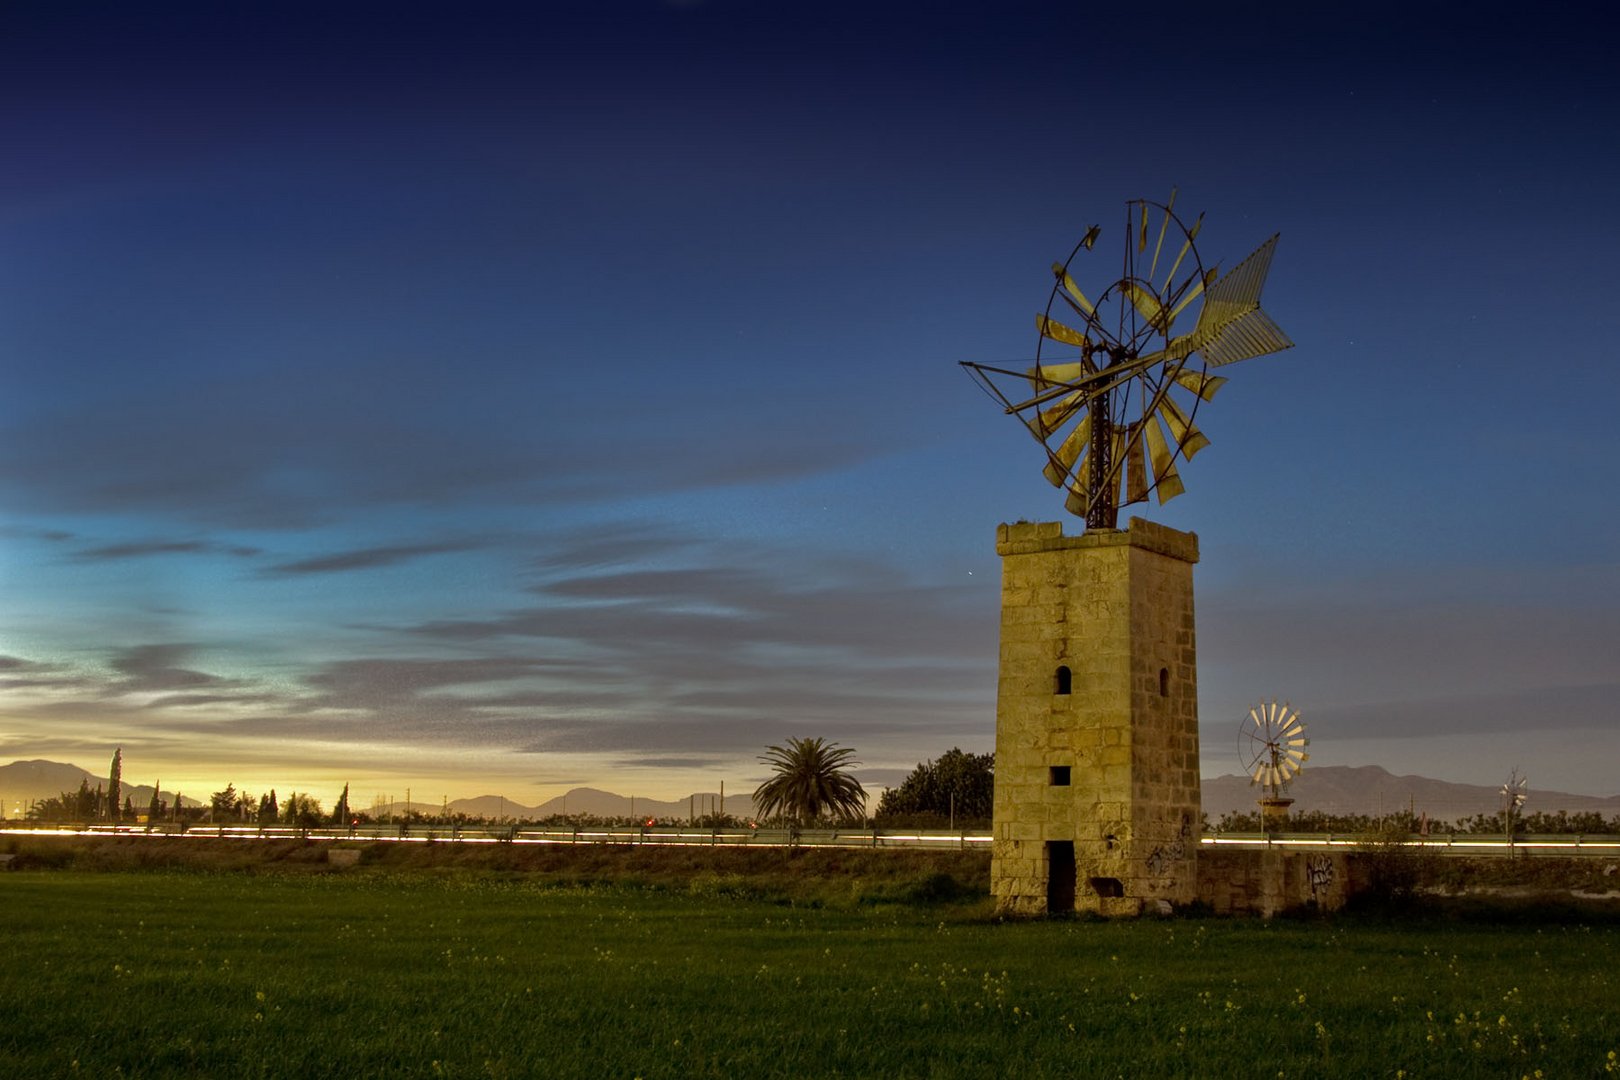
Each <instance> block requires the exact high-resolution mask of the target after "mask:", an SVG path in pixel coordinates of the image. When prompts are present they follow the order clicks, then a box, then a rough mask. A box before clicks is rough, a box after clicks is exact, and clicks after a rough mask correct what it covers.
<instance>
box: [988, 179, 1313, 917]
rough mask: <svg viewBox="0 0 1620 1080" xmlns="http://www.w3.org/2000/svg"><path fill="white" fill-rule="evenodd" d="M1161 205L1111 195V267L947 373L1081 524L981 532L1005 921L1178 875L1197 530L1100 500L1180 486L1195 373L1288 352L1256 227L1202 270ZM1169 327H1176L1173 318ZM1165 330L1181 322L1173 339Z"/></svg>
mask: <svg viewBox="0 0 1620 1080" xmlns="http://www.w3.org/2000/svg"><path fill="white" fill-rule="evenodd" d="M1174 204H1175V197H1174V195H1173V194H1172V196H1171V199H1170V202H1169V203H1168V204H1159V203H1153V202H1148V201H1145V200H1135V201H1132V202H1129V203H1127V204H1126V213H1125V259H1124V276H1123V277H1121V278H1119V279H1118V280H1117V281H1115V282H1114V283H1113V284H1111V285H1109V286H1108V287H1107V288H1106V289H1105V290H1104V291H1103V292H1102V293H1100V294H1099V295H1098V296H1097V297H1096V299H1095V300H1093V299H1092V298H1091V297H1090V296H1088V295H1087V294H1086V293H1085V292H1083V291H1082V290H1081V288H1080V287H1079V285H1078V284H1077V282H1076V280H1075V277H1074V273H1073V272H1074V271H1076V270H1077V269H1078V264H1079V262H1080V261H1081V260H1082V254H1083V253H1085V252H1090V251H1091V250H1092V247H1093V245H1094V244H1095V242H1096V240H1097V238H1098V236H1099V235H1100V234H1101V229H1100V228H1098V227H1096V226H1093V227H1092V228H1091V229H1090V230H1089V231H1088V232H1087V233H1086V234H1085V236H1084V237H1083V238H1082V239H1081V241H1080V243H1079V244H1077V245H1076V246H1075V249H1074V251H1073V252H1071V254H1070V256H1069V260H1068V262H1066V263H1057V264H1054V265H1053V268H1052V269H1053V273H1054V276H1055V278H1056V282H1055V284H1054V285H1053V287H1052V292H1051V296H1050V298H1049V299H1048V302H1047V306H1046V311H1045V313H1044V314H1040V315H1037V316H1036V326H1037V330H1038V331H1039V334H1040V341H1039V346H1038V348H1037V351H1036V358H1035V361H1034V364H1033V366H1028V367H1024V368H1022V369H1021V370H1018V369H1009V368H1001V367H995V366H991V365H986V364H965V365H964V367H966V368H968V369H969V371H970V372H971V373H972V374H973V375H974V376H975V378H976V379H977V380H978V381H979V382H980V384H981V385H982V386H983V387H984V388H985V389H986V390H987V391H989V393H990V394H991V395H992V396H993V397H994V398H995V399H996V400H997V401H998V402H999V403H1000V404H1001V405H1002V406H1003V408H1004V409H1005V410H1006V412H1008V413H1009V414H1013V415H1016V416H1018V417H1019V418H1020V419H1021V420H1022V421H1023V422H1024V424H1025V425H1026V426H1027V427H1028V429H1029V430H1030V432H1031V433H1032V434H1033V435H1034V436H1035V437H1036V439H1037V440H1039V441H1040V443H1041V444H1042V446H1043V448H1044V450H1045V457H1046V465H1045V470H1044V471H1045V475H1046V477H1047V479H1048V480H1049V481H1051V483H1052V484H1054V485H1055V486H1057V487H1059V488H1061V489H1063V490H1064V491H1065V492H1066V493H1067V503H1066V505H1067V509H1068V510H1069V511H1070V512H1071V513H1073V514H1075V515H1078V516H1080V517H1083V518H1084V519H1085V523H1086V528H1085V531H1084V532H1083V533H1082V534H1081V535H1079V536H1065V535H1064V533H1063V527H1062V525H1061V523H1057V522H1049V523H1042V524H1025V523H1020V524H1016V525H1002V526H1001V527H1000V529H999V531H998V533H997V542H996V550H997V552H998V554H1000V555H1001V558H1002V590H1001V657H1000V673H999V679H998V684H997V695H996V794H995V811H994V822H995V824H994V829H995V843H994V849H993V850H994V854H993V857H992V859H993V861H992V869H991V888H992V890H993V891H994V893H995V896H996V900H997V904H998V906H999V908H1000V909H1001V910H1003V911H1006V912H1011V913H1022V914H1037V913H1041V912H1049V911H1052V912H1055V911H1071V910H1080V911H1089V912H1097V913H1100V914H1105V915H1114V914H1135V913H1137V912H1139V911H1141V910H1142V907H1143V905H1144V904H1149V903H1156V902H1158V901H1165V902H1168V903H1170V904H1178V903H1185V902H1188V901H1190V900H1192V899H1193V898H1194V896H1195V895H1196V888H1197V863H1196V860H1197V850H1198V833H1199V821H1200V806H1199V803H1200V790H1199V761H1198V663H1197V639H1196V631H1195V626H1194V619H1193V588H1192V568H1193V564H1194V563H1196V562H1197V561H1198V538H1197V537H1196V536H1195V535H1193V534H1191V533H1184V532H1179V531H1177V530H1174V529H1170V528H1166V527H1164V526H1162V525H1156V524H1154V523H1152V522H1149V521H1144V520H1142V519H1141V518H1131V519H1130V522H1129V525H1128V527H1127V528H1124V529H1120V528H1118V525H1117V522H1118V513H1119V508H1120V507H1121V506H1122V505H1130V504H1133V503H1137V502H1145V501H1146V500H1147V498H1148V496H1149V495H1150V494H1151V495H1156V496H1157V498H1158V500H1159V502H1160V503H1161V504H1162V503H1164V502H1166V501H1168V500H1169V499H1171V498H1174V497H1175V496H1176V495H1178V494H1180V493H1181V491H1182V482H1181V478H1180V475H1179V472H1178V470H1177V463H1178V462H1179V461H1182V460H1190V459H1191V458H1192V457H1193V455H1195V454H1196V453H1197V452H1198V451H1199V450H1201V449H1203V448H1204V447H1205V446H1207V445H1208V444H1209V440H1208V439H1207V438H1206V437H1205V436H1204V435H1203V433H1202V432H1200V431H1199V430H1198V428H1197V426H1196V424H1195V423H1194V420H1195V417H1196V415H1197V412H1198V409H1199V406H1200V405H1201V404H1204V403H1206V402H1208V401H1210V400H1211V399H1212V398H1213V397H1214V396H1215V393H1216V391H1218V390H1219V389H1220V387H1221V386H1222V385H1223V384H1224V383H1225V382H1226V380H1225V379H1224V378H1222V377H1221V376H1219V375H1213V374H1211V373H1210V369H1211V368H1216V367H1220V366H1222V365H1225V364H1230V363H1234V362H1236V361H1238V360H1245V359H1249V358H1251V357H1256V356H1263V355H1266V354H1268V353H1272V352H1276V351H1278V350H1281V349H1285V348H1288V347H1289V346H1290V345H1292V342H1290V341H1289V340H1288V338H1287V337H1286V336H1285V335H1284V334H1283V332H1282V331H1281V330H1280V329H1278V328H1277V326H1276V324H1275V323H1273V322H1272V321H1271V319H1270V318H1269V317H1268V316H1267V315H1266V314H1265V312H1264V311H1262V310H1261V309H1260V290H1261V287H1262V286H1263V285H1264V283H1265V278H1266V272H1267V270H1268V269H1269V268H1270V265H1271V256H1272V252H1273V250H1274V248H1275V246H1276V241H1277V238H1276V237H1275V236H1273V237H1272V238H1271V239H1270V240H1268V241H1266V243H1264V244H1262V245H1261V246H1260V248H1259V249H1258V250H1256V251H1255V252H1254V253H1253V254H1252V255H1250V256H1249V257H1248V258H1247V259H1245V260H1243V261H1242V262H1241V263H1239V264H1238V265H1237V266H1236V267H1234V268H1233V269H1232V270H1230V271H1228V272H1227V273H1225V274H1221V273H1220V272H1219V271H1218V270H1216V269H1215V268H1213V267H1210V268H1205V266H1204V265H1203V263H1202V262H1201V261H1200V260H1199V256H1198V252H1197V249H1196V248H1195V247H1194V240H1195V239H1196V237H1197V235H1198V231H1199V227H1200V226H1201V224H1202V221H1203V219H1202V217H1200V218H1199V219H1198V220H1197V221H1195V222H1194V223H1193V224H1192V226H1191V227H1188V226H1187V225H1185V223H1183V222H1182V220H1181V219H1180V218H1179V217H1178V216H1177V215H1176V213H1175V211H1174ZM1188 326H1190V327H1191V329H1186V328H1187V327H1188ZM1178 329H1184V330H1185V332H1184V333H1179V334H1178V333H1177V332H1176V331H1177V330H1178Z"/></svg>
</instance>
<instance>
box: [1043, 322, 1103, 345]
mask: <svg viewBox="0 0 1620 1080" xmlns="http://www.w3.org/2000/svg"><path fill="white" fill-rule="evenodd" d="M1035 330H1036V332H1038V333H1039V334H1040V335H1041V337H1043V338H1046V339H1048V340H1050V341H1061V342H1063V344H1065V345H1077V346H1079V347H1080V348H1082V349H1089V348H1091V339H1089V338H1087V337H1086V335H1084V334H1082V333H1081V332H1080V331H1078V330H1076V329H1074V328H1073V327H1071V326H1064V325H1063V324H1062V323H1060V322H1058V321H1057V320H1056V319H1052V318H1048V317H1047V316H1045V315H1036V316H1035Z"/></svg>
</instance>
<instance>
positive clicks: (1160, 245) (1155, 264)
mask: <svg viewBox="0 0 1620 1080" xmlns="http://www.w3.org/2000/svg"><path fill="white" fill-rule="evenodd" d="M1175 209H1176V189H1175V188H1171V189H1170V201H1169V202H1167V203H1165V204H1164V217H1162V218H1160V219H1159V239H1158V240H1156V241H1155V242H1154V244H1153V261H1152V262H1150V263H1148V272H1147V279H1148V280H1149V281H1152V280H1153V275H1154V274H1155V273H1156V272H1157V271H1158V269H1159V252H1161V251H1163V250H1164V234H1165V233H1167V232H1169V231H1170V217H1171V215H1172V214H1173V213H1174V212H1175ZM1171 319H1172V321H1173V320H1174V319H1175V316H1174V315H1172V316H1171Z"/></svg>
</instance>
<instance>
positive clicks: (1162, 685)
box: [1159, 667, 1170, 697]
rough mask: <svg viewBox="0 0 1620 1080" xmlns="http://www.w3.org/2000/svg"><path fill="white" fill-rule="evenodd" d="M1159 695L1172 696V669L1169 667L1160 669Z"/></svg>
mask: <svg viewBox="0 0 1620 1080" xmlns="http://www.w3.org/2000/svg"><path fill="white" fill-rule="evenodd" d="M1159 696H1160V697H1169V696H1170V669H1169V668H1167V667H1162V668H1160V669H1159Z"/></svg>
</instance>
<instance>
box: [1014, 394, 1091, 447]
mask: <svg viewBox="0 0 1620 1080" xmlns="http://www.w3.org/2000/svg"><path fill="white" fill-rule="evenodd" d="M1085 403H1086V395H1085V394H1084V393H1083V392H1081V391H1079V390H1076V391H1075V392H1074V393H1072V394H1065V395H1064V396H1063V397H1062V398H1061V399H1059V401H1058V403H1057V404H1056V405H1053V406H1052V407H1051V408H1049V409H1041V410H1040V411H1039V412H1037V413H1036V414H1035V415H1034V416H1033V417H1031V418H1030V419H1029V420H1028V421H1026V423H1027V424H1028V425H1029V430H1030V431H1032V432H1034V433H1035V437H1036V438H1037V439H1039V440H1041V441H1042V442H1045V441H1046V438H1047V436H1049V435H1051V434H1053V433H1054V432H1056V431H1057V430H1058V429H1059V428H1061V427H1063V425H1064V424H1067V423H1068V422H1069V420H1070V418H1072V417H1073V416H1074V414H1075V413H1076V412H1078V411H1079V410H1080V409H1082V408H1083V407H1084V406H1085Z"/></svg>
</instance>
